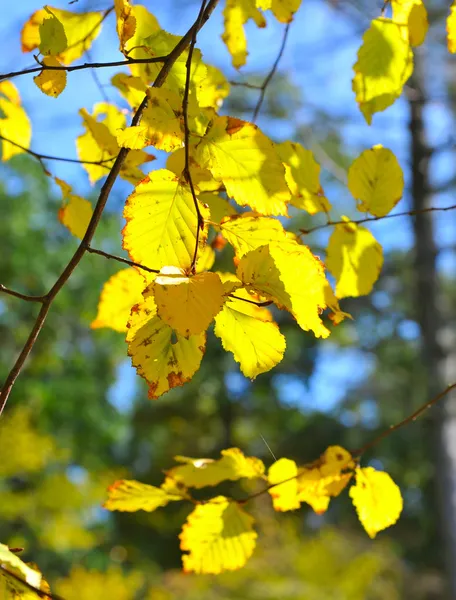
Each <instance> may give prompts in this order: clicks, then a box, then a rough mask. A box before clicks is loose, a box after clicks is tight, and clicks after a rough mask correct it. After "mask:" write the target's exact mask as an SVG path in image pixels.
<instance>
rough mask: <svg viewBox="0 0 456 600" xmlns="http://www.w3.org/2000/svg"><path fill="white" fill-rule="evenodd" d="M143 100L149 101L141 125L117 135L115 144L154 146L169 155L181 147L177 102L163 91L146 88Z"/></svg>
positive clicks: (138, 146)
mask: <svg viewBox="0 0 456 600" xmlns="http://www.w3.org/2000/svg"><path fill="white" fill-rule="evenodd" d="M147 96H148V98H149V101H148V104H147V108H146V110H145V111H144V113H143V117H142V119H141V124H140V125H137V126H134V127H127V128H126V129H124V130H122V131H120V132H119V133H118V134H117V142H118V144H119V146H122V147H125V148H135V149H141V148H144V147H145V146H155V147H156V148H158V149H160V150H164V151H165V152H172V151H173V150H176V149H177V148H179V147H180V146H181V145H182V142H183V139H184V132H183V130H182V129H181V122H180V118H178V114H179V112H180V111H181V108H182V103H181V101H180V98H179V96H177V95H176V94H174V93H173V92H170V91H169V90H167V89H165V88H158V89H157V88H150V89H149V90H148V92H147Z"/></svg>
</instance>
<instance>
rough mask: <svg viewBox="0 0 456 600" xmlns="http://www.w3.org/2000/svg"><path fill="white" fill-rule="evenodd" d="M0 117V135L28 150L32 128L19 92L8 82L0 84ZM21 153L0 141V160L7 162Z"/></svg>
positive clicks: (7, 143)
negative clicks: (0, 158) (0, 157)
mask: <svg viewBox="0 0 456 600" xmlns="http://www.w3.org/2000/svg"><path fill="white" fill-rule="evenodd" d="M2 113H3V115H2ZM0 115H2V118H0V134H1V135H3V136H4V137H5V138H7V139H8V140H11V141H12V142H16V144H19V145H20V146H23V147H24V148H27V149H28V148H30V140H31V138H32V127H31V125H30V121H29V118H28V117H27V113H26V112H25V110H24V109H23V108H22V106H21V97H20V95H19V92H18V91H17V89H16V87H15V86H14V85H13V84H12V83H11V82H10V81H1V82H0ZM22 152H24V150H23V149H22V148H19V147H18V146H15V145H13V144H10V143H9V142H7V141H5V140H2V160H9V159H10V158H11V157H12V156H15V155H16V154H21V153H22Z"/></svg>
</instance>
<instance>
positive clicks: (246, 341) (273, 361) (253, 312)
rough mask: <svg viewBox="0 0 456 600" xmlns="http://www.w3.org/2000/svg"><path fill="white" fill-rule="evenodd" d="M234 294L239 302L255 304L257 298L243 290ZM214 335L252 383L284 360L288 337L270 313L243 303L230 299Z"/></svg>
mask: <svg viewBox="0 0 456 600" xmlns="http://www.w3.org/2000/svg"><path fill="white" fill-rule="evenodd" d="M233 293H234V295H235V296H237V297H238V298H243V299H244V300H250V301H255V297H254V296H252V295H251V294H249V293H248V292H247V291H246V290H244V289H238V290H236V291H235V292H233ZM214 333H215V335H216V336H217V337H218V338H220V340H221V342H222V345H223V348H224V349H225V350H226V351H227V352H232V353H233V356H234V359H235V361H236V362H238V363H239V366H240V369H241V371H242V373H243V374H244V375H245V376H246V377H249V378H250V379H254V378H255V377H257V375H260V373H265V372H266V371H270V370H271V369H272V368H273V367H275V366H276V365H277V364H278V363H279V362H280V361H281V360H282V358H283V354H284V352H285V346H286V342H285V337H284V336H283V335H282V334H281V333H280V331H279V327H278V325H277V323H275V322H274V321H273V319H272V316H271V313H270V312H269V310H268V309H267V308H265V307H259V306H255V305H254V304H251V303H250V302H245V301H243V300H236V299H235V298H227V300H226V302H225V304H224V305H223V308H222V310H221V311H220V312H219V314H218V315H217V316H216V317H215V328H214Z"/></svg>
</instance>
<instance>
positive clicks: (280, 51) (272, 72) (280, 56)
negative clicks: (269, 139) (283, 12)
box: [252, 23, 291, 123]
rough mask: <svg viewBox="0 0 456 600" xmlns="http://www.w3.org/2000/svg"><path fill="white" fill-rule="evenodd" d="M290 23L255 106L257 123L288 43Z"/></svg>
mask: <svg viewBox="0 0 456 600" xmlns="http://www.w3.org/2000/svg"><path fill="white" fill-rule="evenodd" d="M290 25H291V23H287V24H286V26H285V29H284V32H283V37H282V43H281V45H280V49H279V53H278V55H277V58H276V59H275V61H274V64H273V65H272V69H271V70H270V71H269V73H268V75H267V76H266V79H265V80H264V82H263V85H262V86H261V87H260V90H261V91H260V97H259V98H258V102H257V104H256V106H255V110H254V111H253V118H252V121H253V122H254V123H255V121H256V120H257V117H258V115H259V113H260V110H261V106H262V104H263V100H264V96H265V94H266V89H267V87H268V85H269V83H270V81H271V79H272V78H273V77H274V75H275V72H276V71H277V67H278V66H279V62H280V59H281V58H282V55H283V52H284V50H285V46H286V44H287V38H288V32H289V31H290Z"/></svg>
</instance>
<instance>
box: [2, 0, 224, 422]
mask: <svg viewBox="0 0 456 600" xmlns="http://www.w3.org/2000/svg"><path fill="white" fill-rule="evenodd" d="M217 3H218V0H209V3H208V5H207V8H206V10H205V11H204V14H203V15H202V17H201V16H200V15H198V18H197V20H196V21H195V23H194V24H193V25H192V26H191V27H190V29H189V30H188V31H187V33H186V34H185V35H184V37H183V38H181V40H180V41H179V42H178V44H177V45H176V47H175V48H174V50H173V51H172V52H171V53H170V54H169V55H168V58H167V60H166V61H165V63H164V64H163V67H162V68H161V70H160V72H159V74H158V75H157V78H156V80H155V82H154V87H160V86H161V85H163V83H164V81H165V80H166V78H167V76H168V74H169V72H170V70H171V68H172V66H173V64H174V63H175V61H176V60H177V59H178V58H179V56H180V55H181V54H182V52H184V50H185V49H186V48H187V47H188V46H189V45H190V43H191V41H192V39H193V36H194V35H195V31H196V32H198V30H199V29H201V27H202V26H203V25H204V24H205V23H206V21H207V20H208V19H209V18H210V16H211V14H212V12H213V10H214V8H215V7H216V5H217ZM146 106H147V96H145V97H144V100H143V101H142V103H141V105H140V106H139V108H138V109H137V111H136V113H135V115H134V117H133V119H132V126H135V125H137V124H138V123H139V122H140V120H141V116H142V113H143V111H144V109H145V108H146ZM128 153H129V149H128V148H121V150H120V152H119V154H118V155H117V157H116V159H115V162H114V164H113V166H112V168H111V170H110V172H109V174H108V176H107V178H106V181H105V182H104V184H103V186H102V188H101V190H100V195H99V197H98V200H97V203H96V206H95V208H94V211H93V214H92V218H91V219H90V222H89V225H88V227H87V231H86V233H85V235H84V237H83V239H82V241H81V243H80V244H79V246H78V248H77V250H76V252H75V253H74V254H73V256H72V258H71V259H70V261H69V263H68V264H67V266H66V267H65V269H64V270H63V272H62V273H61V275H60V276H59V278H58V279H57V281H56V282H55V284H54V285H53V286H52V288H51V289H50V290H49V292H48V293H47V294H46V297H45V299H44V301H43V304H42V306H41V310H40V312H39V313H38V316H37V318H36V320H35V323H34V325H33V327H32V330H31V331H30V334H29V336H28V338H27V340H26V342H25V344H24V346H23V348H22V351H21V353H20V354H19V356H18V358H17V360H16V362H15V364H14V366H13V367H12V369H11V370H10V372H9V374H8V376H7V378H6V380H5V383H4V385H3V388H2V390H1V392H0V414H1V413H2V411H3V409H4V408H5V405H6V402H7V400H8V397H9V395H10V393H11V390H12V388H13V386H14V383H15V382H16V379H17V378H18V377H19V375H20V373H21V371H22V368H23V367H24V364H25V361H26V359H27V357H28V356H29V354H30V352H31V351H32V348H33V346H34V345H35V342H36V340H37V338H38V335H39V333H40V331H41V329H42V328H43V325H44V323H45V321H46V317H47V315H48V312H49V309H50V307H51V305H52V303H53V301H54V298H55V297H56V296H57V294H58V293H59V292H60V290H61V289H62V287H63V286H64V285H65V283H66V282H67V281H68V279H69V277H70V276H71V274H72V273H73V271H74V269H75V268H76V267H77V265H78V264H79V262H80V261H81V259H82V257H83V256H84V254H85V253H86V252H87V249H88V248H89V246H90V242H91V241H92V239H93V236H94V234H95V231H96V229H97V226H98V223H99V222H100V219H101V215H102V213H103V210H104V207H105V206H106V202H107V201H108V198H109V195H110V193H111V190H112V187H113V185H114V183H115V181H116V179H117V177H118V175H119V172H120V169H121V167H122V165H123V163H124V162H125V159H126V157H127V155H128Z"/></svg>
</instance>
